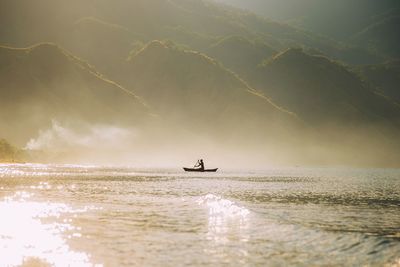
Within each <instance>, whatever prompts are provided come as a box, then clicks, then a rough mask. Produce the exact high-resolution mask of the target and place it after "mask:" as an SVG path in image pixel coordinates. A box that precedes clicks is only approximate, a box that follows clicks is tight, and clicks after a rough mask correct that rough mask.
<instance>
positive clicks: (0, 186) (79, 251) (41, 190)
mask: <svg viewBox="0 0 400 267" xmlns="http://www.w3.org/2000/svg"><path fill="white" fill-rule="evenodd" d="M0 214H1V218H0V255H1V256H0V266H20V265H24V266H52V265H55V266H94V265H96V266H186V265H190V266H321V265H323V266H400V170H374V169H369V170H360V169H322V168H321V169H317V168H313V169H311V168H310V169H303V168H293V169H273V170H266V171H260V172H246V171H242V172H229V171H222V172H219V173H216V174H187V173H183V172H181V171H180V170H139V169H134V168H112V167H96V166H71V165H68V166H65V165H33V164H21V165H0Z"/></svg>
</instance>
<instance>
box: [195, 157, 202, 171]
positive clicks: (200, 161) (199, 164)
mask: <svg viewBox="0 0 400 267" xmlns="http://www.w3.org/2000/svg"><path fill="white" fill-rule="evenodd" d="M194 167H195V168H199V169H200V170H202V171H204V162H203V160H202V159H200V160H198V161H197V163H196V165H195V166H194Z"/></svg>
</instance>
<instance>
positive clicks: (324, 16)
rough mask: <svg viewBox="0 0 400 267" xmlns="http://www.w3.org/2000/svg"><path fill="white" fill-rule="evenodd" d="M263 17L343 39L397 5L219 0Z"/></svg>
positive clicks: (352, 0) (357, 0) (347, 0)
mask: <svg viewBox="0 0 400 267" xmlns="http://www.w3.org/2000/svg"><path fill="white" fill-rule="evenodd" d="M219 1H220V2H223V3H226V4H229V5H233V6H237V7H240V8H245V9H248V10H251V11H252V12H255V13H257V14H259V15H262V16H265V17H267V18H270V19H273V20H276V21H280V22H286V23H289V24H291V25H295V26H297V27H301V28H304V29H307V30H310V31H312V32H315V33H318V34H321V35H325V36H329V37H331V38H333V39H336V40H342V41H346V40H348V39H349V38H351V37H352V36H353V35H354V34H356V33H357V32H360V31H362V30H363V29H364V28H365V27H367V26H369V25H371V24H373V23H374V22H377V21H376V20H377V19H378V17H379V16H381V15H384V14H386V13H388V12H390V11H391V10H392V9H395V8H399V7H400V4H399V1H397V0H379V1H377V0H335V1H330V0H285V1H281V0H246V1H243V0H219Z"/></svg>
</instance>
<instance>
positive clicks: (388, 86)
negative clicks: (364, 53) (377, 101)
mask: <svg viewBox="0 0 400 267" xmlns="http://www.w3.org/2000/svg"><path fill="white" fill-rule="evenodd" d="M356 71H358V72H359V73H360V75H361V77H362V78H363V79H364V80H366V81H368V82H369V83H370V84H371V85H372V86H374V87H375V88H376V90H377V91H378V92H380V93H382V94H384V95H386V96H388V97H390V98H391V99H393V100H394V101H396V102H397V103H398V104H399V105H400V89H399V84H400V60H394V61H390V62H387V63H384V64H380V65H368V66H360V67H357V69H356Z"/></svg>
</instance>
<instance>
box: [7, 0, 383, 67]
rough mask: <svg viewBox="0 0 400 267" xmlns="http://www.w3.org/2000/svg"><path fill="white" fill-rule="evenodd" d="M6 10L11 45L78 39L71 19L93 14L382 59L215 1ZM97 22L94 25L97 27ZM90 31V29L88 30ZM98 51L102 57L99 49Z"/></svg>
mask: <svg viewBox="0 0 400 267" xmlns="http://www.w3.org/2000/svg"><path fill="white" fill-rule="evenodd" d="M2 10H8V11H10V13H11V14H12V15H11V14H8V13H7V12H3V13H4V16H0V23H1V24H2V25H5V27H4V29H3V30H4V32H2V34H1V35H0V43H2V44H7V45H12V46H26V45H30V44H34V43H37V42H38V41H51V42H57V43H60V45H62V46H66V47H67V46H68V45H67V44H68V38H71V39H72V40H74V35H70V33H69V32H70V28H71V27H73V26H72V25H73V24H74V23H75V22H76V21H77V20H79V19H81V18H85V17H95V18H97V19H98V20H100V21H105V22H107V23H109V24H113V25H120V26H121V27H123V28H126V29H128V30H129V31H130V32H134V33H138V34H140V35H141V36H143V38H144V39H145V40H154V39H171V40H173V41H176V42H178V43H181V44H183V45H186V46H189V47H191V48H193V49H196V50H198V51H202V52H204V49H205V48H207V47H208V46H209V45H211V44H212V43H215V40H216V39H217V38H220V37H228V36H232V35H235V36H242V37H246V38H248V39H251V40H254V39H260V40H262V41H263V42H265V43H266V44H268V45H270V46H272V47H273V48H274V49H275V50H283V49H286V48H289V47H293V46H301V47H305V48H314V49H318V50H320V51H322V52H323V53H324V54H326V55H328V56H330V57H333V58H335V59H340V60H343V61H346V62H349V63H354V64H359V63H362V64H364V63H365V64H366V63H376V62H380V60H381V59H380V58H379V57H378V56H376V55H373V54H370V53H368V52H366V51H363V50H362V49H361V50H360V49H359V48H354V47H348V46H346V45H343V44H342V43H340V42H336V41H334V40H332V39H329V38H325V37H322V36H320V35H316V34H313V33H311V32H307V31H304V30H301V29H299V28H295V27H292V26H289V25H287V24H283V23H277V22H276V21H272V20H268V19H265V18H262V17H260V16H256V15H255V14H253V13H249V12H246V11H243V10H239V9H235V8H232V7H228V6H224V5H221V4H217V3H215V2H214V1H205V0H204V1H203V0H201V1H200V0H154V1H147V0H136V1H124V0H115V1H112V2H110V1H108V0H97V1H84V2H82V1H78V0H71V1H69V2H68V4H66V3H65V1H62V0H51V1H50V0H36V1H35V2H34V3H33V2H32V1H30V0H15V1H8V2H6V3H4V9H2ZM92 26H93V25H92ZM103 26H104V25H103ZM96 27H97V26H96ZM96 27H95V28H94V29H92V30H93V31H94V32H96V31H97V30H96ZM115 30H116V31H119V30H118V29H116V28H115ZM94 34H95V33H94ZM88 35H89V36H90V35H92V33H90V32H88ZM78 36H79V35H78ZM106 36H107V35H106ZM106 36H105V38H106ZM85 39H86V37H85V36H84V40H85ZM66 40H67V41H66ZM65 41H66V43H64V42H65ZM111 47H114V46H111ZM360 55H361V56H360ZM82 56H83V55H82ZM97 56H98V57H101V54H99V55H97ZM84 58H85V57H84ZM85 59H86V58H85ZM103 64H104V63H103ZM96 65H97V64H96Z"/></svg>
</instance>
